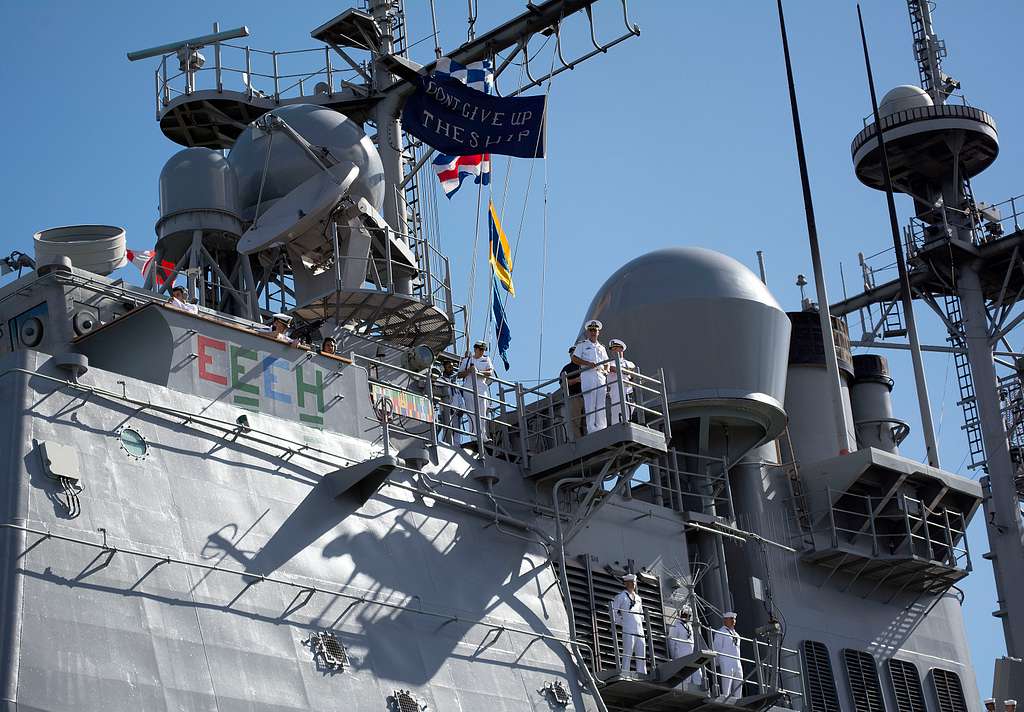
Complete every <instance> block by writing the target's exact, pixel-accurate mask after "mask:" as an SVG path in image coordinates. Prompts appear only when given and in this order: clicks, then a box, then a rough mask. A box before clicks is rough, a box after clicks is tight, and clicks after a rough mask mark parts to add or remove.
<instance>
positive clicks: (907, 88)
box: [878, 84, 934, 116]
mask: <svg viewBox="0 0 1024 712" xmlns="http://www.w3.org/2000/svg"><path fill="white" fill-rule="evenodd" d="M933 103H934V102H932V98H931V97H930V96H929V95H928V92H926V91H925V90H924V89H922V88H921V87H915V86H914V85H913V84H901V85H900V86H898V87H894V88H893V89H890V90H889V91H888V92H886V94H885V96H883V97H882V101H881V102H880V103H879V104H878V114H879V116H889V115H890V114H895V113H896V112H898V111H909V110H910V109H921V108H925V107H928V106H932V105H933Z"/></svg>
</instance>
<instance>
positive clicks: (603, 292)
mask: <svg viewBox="0 0 1024 712" xmlns="http://www.w3.org/2000/svg"><path fill="white" fill-rule="evenodd" d="M589 319H599V320H601V321H602V322H603V324H604V331H603V332H602V334H601V338H602V340H603V341H604V342H605V343H606V344H607V342H608V340H609V339H614V338H618V339H622V340H623V341H625V342H626V344H627V353H626V355H627V357H628V358H630V359H631V360H633V361H634V362H636V364H637V365H638V367H639V368H640V370H641V372H643V373H647V374H650V375H655V374H656V373H657V369H659V368H662V369H664V371H665V381H666V389H667V391H668V399H669V404H670V407H671V410H672V413H673V420H683V419H686V418H689V417H693V415H694V414H695V413H700V412H703V413H706V412H708V410H709V409H711V410H714V411H715V412H717V413H720V414H723V415H727V416H728V417H730V418H736V419H737V420H740V421H743V422H746V423H747V424H750V425H756V426H757V427H758V428H759V429H760V430H761V434H762V436H763V437H764V438H771V437H775V436H776V435H777V434H778V433H779V432H781V430H782V428H783V427H784V426H785V413H784V411H783V408H782V403H783V399H784V397H785V392H786V368H787V360H788V355H789V333H790V324H789V319H788V317H787V316H786V313H785V312H784V311H783V310H782V308H781V307H780V306H779V304H778V302H777V301H775V298H774V297H773V296H772V294H771V292H769V291H768V288H767V287H766V286H765V285H764V284H763V283H762V282H761V281H760V280H759V279H758V278H757V277H756V276H755V275H754V273H753V272H751V271H750V270H749V269H747V268H746V267H744V266H743V265H742V264H740V263H739V262H737V261H736V260H734V259H733V258H731V257H728V256H726V255H723V254H721V253H719V252H715V251H713V250H707V249H703V248H699V247H674V248H670V249H664V250H658V251H656V252H651V253H649V254H646V255H644V256H642V257H638V258H637V259H635V260H633V261H631V262H629V263H627V264H626V265H624V266H623V267H621V268H620V269H619V270H618V271H617V272H616V273H615V274H613V275H612V276H611V277H609V278H608V281H606V282H605V283H604V285H603V286H602V287H601V289H599V290H598V292H597V294H596V296H595V297H594V299H593V301H592V302H591V304H590V308H589V309H588V310H587V313H586V318H585V319H584V323H585V322H586V321H587V320H589Z"/></svg>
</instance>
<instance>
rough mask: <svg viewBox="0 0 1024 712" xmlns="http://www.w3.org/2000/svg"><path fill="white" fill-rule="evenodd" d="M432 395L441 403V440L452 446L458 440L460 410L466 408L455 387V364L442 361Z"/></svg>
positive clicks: (460, 394) (460, 419) (460, 422)
mask: <svg viewBox="0 0 1024 712" xmlns="http://www.w3.org/2000/svg"><path fill="white" fill-rule="evenodd" d="M434 395H435V396H436V397H437V398H438V399H440V401H441V403H442V404H443V405H442V406H441V432H440V435H441V439H442V440H444V441H445V442H446V443H448V444H449V445H454V444H455V442H456V440H457V439H458V438H457V436H456V434H455V433H456V432H457V431H458V430H461V429H462V409H463V408H465V407H466V404H465V401H463V399H462V391H460V390H459V388H458V386H457V385H455V363H454V362H453V361H449V360H448V359H445V360H444V365H443V366H442V367H441V373H440V374H439V375H438V378H437V383H436V384H435V385H434Z"/></svg>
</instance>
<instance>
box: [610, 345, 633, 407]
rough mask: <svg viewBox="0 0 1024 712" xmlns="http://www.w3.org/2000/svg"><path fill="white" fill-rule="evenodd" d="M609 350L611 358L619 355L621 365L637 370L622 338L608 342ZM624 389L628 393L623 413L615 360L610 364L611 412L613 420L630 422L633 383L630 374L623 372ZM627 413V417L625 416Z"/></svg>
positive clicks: (629, 369) (630, 369)
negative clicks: (627, 353)
mask: <svg viewBox="0 0 1024 712" xmlns="http://www.w3.org/2000/svg"><path fill="white" fill-rule="evenodd" d="M608 350H609V351H611V353H610V354H609V356H610V357H611V358H615V357H616V356H618V357H619V365H620V366H621V367H622V368H623V369H624V370H626V371H635V370H636V364H635V363H633V362H632V361H630V360H629V359H628V358H626V357H625V355H624V354H625V352H626V342H625V341H623V340H622V339H612V340H611V341H609V342H608ZM622 390H623V392H624V393H625V395H626V403H625V404H624V408H625V413H623V406H620V405H619V373H618V371H616V370H615V362H614V361H612V362H611V363H610V364H608V398H609V400H610V401H611V414H612V422H613V423H619V422H627V423H628V422H629V420H630V418H632V417H633V406H632V404H630V402H629V401H630V400H631V394H632V393H633V384H632V383H630V380H629V374H628V373H624V374H622ZM623 415H625V418H623Z"/></svg>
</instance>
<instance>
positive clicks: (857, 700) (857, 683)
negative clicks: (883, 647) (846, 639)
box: [843, 648, 885, 712]
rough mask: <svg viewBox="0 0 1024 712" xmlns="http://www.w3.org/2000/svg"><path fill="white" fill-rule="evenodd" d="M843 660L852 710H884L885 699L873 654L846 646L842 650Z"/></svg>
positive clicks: (857, 711)
mask: <svg viewBox="0 0 1024 712" xmlns="http://www.w3.org/2000/svg"><path fill="white" fill-rule="evenodd" d="M843 662H844V663H845V664H846V679H847V681H848V682H849V683H850V699H851V700H852V701H853V709H854V712H885V699H884V698H883V697H882V684H881V682H880V681H879V680H878V668H876V667H875V658H874V656H872V655H871V654H870V653H865V652H864V651H863V650H851V649H849V648H847V649H846V650H844V651H843Z"/></svg>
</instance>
